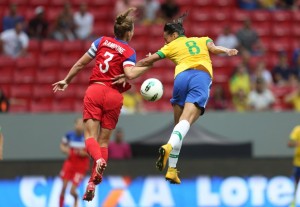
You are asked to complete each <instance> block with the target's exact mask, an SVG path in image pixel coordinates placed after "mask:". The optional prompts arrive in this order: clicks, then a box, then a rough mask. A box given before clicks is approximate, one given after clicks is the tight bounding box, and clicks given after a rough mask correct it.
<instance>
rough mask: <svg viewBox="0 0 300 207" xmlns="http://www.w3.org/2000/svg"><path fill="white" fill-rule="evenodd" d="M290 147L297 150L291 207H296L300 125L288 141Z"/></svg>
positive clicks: (299, 171)
mask: <svg viewBox="0 0 300 207" xmlns="http://www.w3.org/2000/svg"><path fill="white" fill-rule="evenodd" d="M288 146H289V147H292V148H295V151H294V161H293V166H294V172H293V174H294V175H293V176H294V182H295V187H294V198H293V200H292V203H291V205H290V207H295V206H296V194H297V189H298V184H299V181H300V157H299V155H300V125H296V126H295V127H294V128H293V130H292V131H291V133H290V139H289V141H288Z"/></svg>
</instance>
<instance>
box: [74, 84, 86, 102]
mask: <svg viewBox="0 0 300 207" xmlns="http://www.w3.org/2000/svg"><path fill="white" fill-rule="evenodd" d="M87 88H88V82H87V83H85V84H74V89H73V90H74V96H75V98H77V99H82V100H83V97H84V95H85V91H86V89H87Z"/></svg>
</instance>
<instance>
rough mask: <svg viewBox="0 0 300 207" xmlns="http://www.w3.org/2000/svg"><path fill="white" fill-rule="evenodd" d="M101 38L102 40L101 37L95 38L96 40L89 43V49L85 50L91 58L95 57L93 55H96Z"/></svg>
mask: <svg viewBox="0 0 300 207" xmlns="http://www.w3.org/2000/svg"><path fill="white" fill-rule="evenodd" d="M101 40H102V37H100V38H98V39H96V40H95V41H94V42H93V43H92V44H91V47H90V49H89V50H88V51H87V53H88V55H89V56H90V57H91V58H95V57H96V53H97V50H98V46H99V44H100V42H101Z"/></svg>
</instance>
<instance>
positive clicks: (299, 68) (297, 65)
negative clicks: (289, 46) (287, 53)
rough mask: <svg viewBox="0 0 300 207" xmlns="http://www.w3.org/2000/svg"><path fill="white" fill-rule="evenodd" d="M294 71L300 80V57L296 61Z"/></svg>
mask: <svg viewBox="0 0 300 207" xmlns="http://www.w3.org/2000/svg"><path fill="white" fill-rule="evenodd" d="M293 71H294V74H295V76H296V77H297V78H300V55H298V56H297V57H296V59H295V63H294V68H293Z"/></svg>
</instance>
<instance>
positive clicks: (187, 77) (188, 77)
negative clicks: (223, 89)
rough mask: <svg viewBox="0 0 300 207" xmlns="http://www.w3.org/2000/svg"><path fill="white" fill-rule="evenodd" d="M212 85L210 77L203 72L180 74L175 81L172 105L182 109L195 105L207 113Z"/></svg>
mask: <svg viewBox="0 0 300 207" xmlns="http://www.w3.org/2000/svg"><path fill="white" fill-rule="evenodd" d="M211 84H212V78H211V77H210V75H209V74H208V73H207V72H205V71H202V70H196V69H189V70H185V71H183V72H181V73H179V74H178V75H177V76H176V78H175V80H174V88H173V96H172V98H171V100H170V101H171V103H172V104H173V105H174V104H177V105H179V106H181V107H183V106H184V104H185V103H194V104H195V105H196V106H197V107H199V108H201V109H202V114H201V115H203V114H204V112H205V106H206V104H207V102H208V99H209V92H210V88H211Z"/></svg>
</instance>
